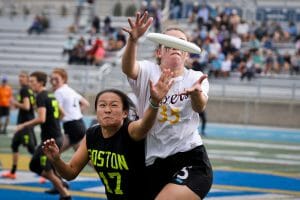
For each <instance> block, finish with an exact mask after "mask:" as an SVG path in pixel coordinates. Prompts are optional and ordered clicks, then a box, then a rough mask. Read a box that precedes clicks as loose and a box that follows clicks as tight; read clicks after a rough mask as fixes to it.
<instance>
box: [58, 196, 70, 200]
mask: <svg viewBox="0 0 300 200" xmlns="http://www.w3.org/2000/svg"><path fill="white" fill-rule="evenodd" d="M59 200H72V197H71V196H66V197H62V196H61V197H59Z"/></svg>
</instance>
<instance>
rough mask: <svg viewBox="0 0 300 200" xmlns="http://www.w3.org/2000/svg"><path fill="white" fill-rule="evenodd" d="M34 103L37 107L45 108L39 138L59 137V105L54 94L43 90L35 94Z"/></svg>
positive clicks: (43, 139) (60, 134)
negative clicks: (44, 116)
mask: <svg viewBox="0 0 300 200" xmlns="http://www.w3.org/2000/svg"><path fill="white" fill-rule="evenodd" d="M36 105H37V107H38V108H40V107H45V108H46V121H45V123H42V124H41V140H42V141H45V140H47V139H50V138H54V139H56V138H58V137H61V136H62V133H61V129H60V123H59V105H58V101H57V100H56V99H55V97H54V94H53V93H50V92H48V91H46V90H43V91H42V92H40V93H39V94H38V95H37V96H36Z"/></svg>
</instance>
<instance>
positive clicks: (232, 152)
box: [207, 149, 261, 156]
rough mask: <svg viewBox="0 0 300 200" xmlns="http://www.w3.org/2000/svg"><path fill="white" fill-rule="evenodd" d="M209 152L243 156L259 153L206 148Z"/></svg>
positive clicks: (257, 154)
mask: <svg viewBox="0 0 300 200" xmlns="http://www.w3.org/2000/svg"><path fill="white" fill-rule="evenodd" d="M207 152H208V153H209V154H222V155H243V156H259V155H261V153H259V152H257V151H234V150H225V149H222V150H214V149H209V150H207Z"/></svg>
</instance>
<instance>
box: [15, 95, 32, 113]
mask: <svg viewBox="0 0 300 200" xmlns="http://www.w3.org/2000/svg"><path fill="white" fill-rule="evenodd" d="M13 105H14V106H15V107H17V108H20V109H22V110H29V109H30V100H29V98H28V97H25V98H24V99H23V102H22V103H20V102H18V101H13Z"/></svg>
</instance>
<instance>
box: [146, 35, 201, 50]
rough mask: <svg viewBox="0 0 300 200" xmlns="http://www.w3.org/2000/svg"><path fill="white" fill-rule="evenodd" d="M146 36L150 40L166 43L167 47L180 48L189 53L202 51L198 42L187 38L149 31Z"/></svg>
mask: <svg viewBox="0 0 300 200" xmlns="http://www.w3.org/2000/svg"><path fill="white" fill-rule="evenodd" d="M146 37H147V39H149V40H150V41H152V42H155V43H158V44H161V45H164V46H166V47H171V48H175V49H179V50H182V51H186V52H189V53H195V54H200V53H201V49H200V48H199V47H198V46H197V45H196V44H194V43H191V42H188V41H186V40H182V39H179V38H177V37H174V36H170V35H166V34H162V33H148V34H147V36H146Z"/></svg>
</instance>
